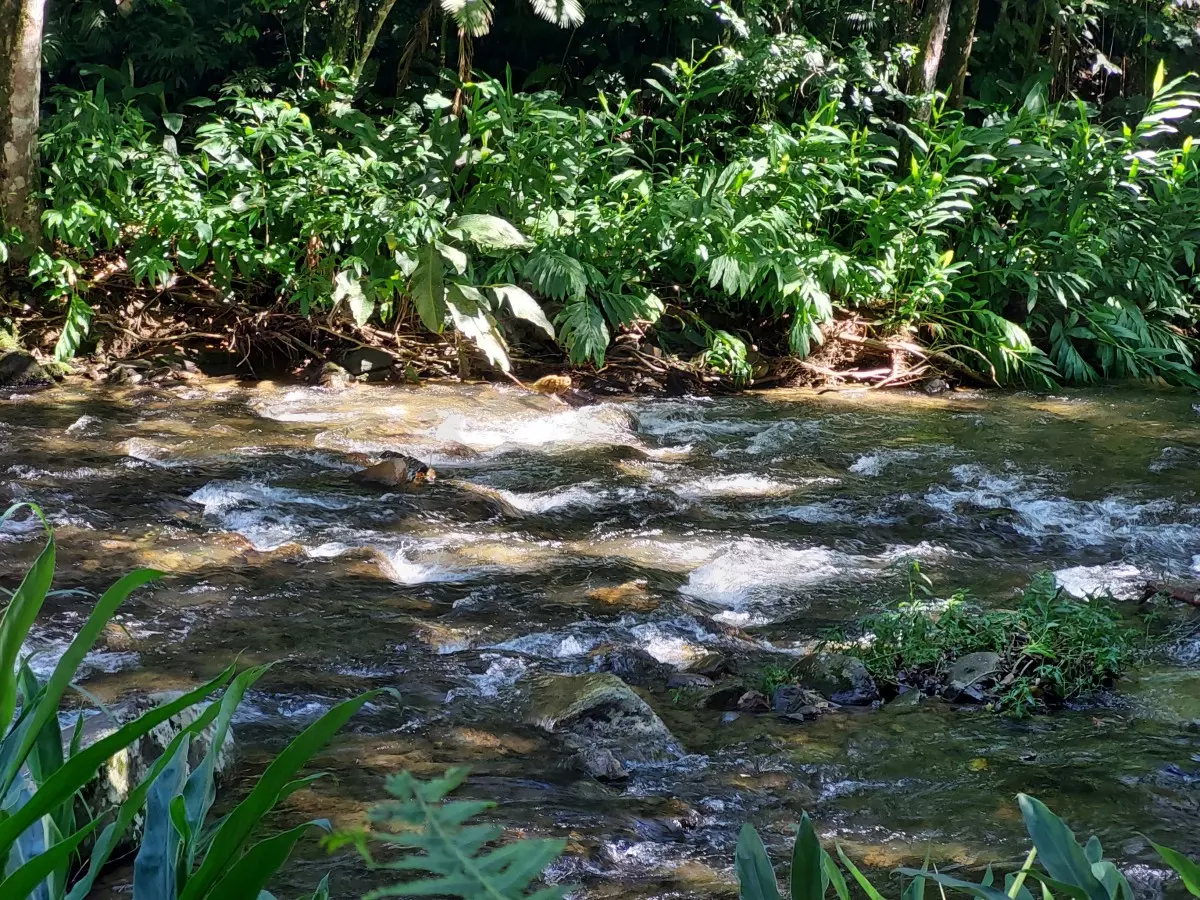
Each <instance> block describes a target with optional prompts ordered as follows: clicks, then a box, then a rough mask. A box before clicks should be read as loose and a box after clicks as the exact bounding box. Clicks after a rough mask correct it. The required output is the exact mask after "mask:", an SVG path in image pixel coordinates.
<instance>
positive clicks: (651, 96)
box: [0, 0, 1200, 386]
mask: <svg viewBox="0 0 1200 900" xmlns="http://www.w3.org/2000/svg"><path fill="white" fill-rule="evenodd" d="M598 2H599V5H598V6H596V8H595V9H594V10H589V15H588V17H587V19H586V21H584V19H583V9H582V6H581V5H580V4H579V3H577V2H574V0H569V2H563V0H531V3H529V4H523V3H522V4H517V5H516V6H515V7H514V8H512V9H511V10H509V11H506V12H505V14H504V15H501V16H499V17H496V16H495V12H496V10H495V9H494V4H493V3H491V2H484V0H442V2H441V3H439V4H433V5H427V4H415V3H413V4H410V3H397V4H396V11H395V12H393V13H392V14H391V15H392V17H391V19H390V20H389V23H390V24H389V25H388V28H386V29H384V31H383V32H382V36H381V40H380V41H379V44H378V47H377V49H376V50H375V51H374V55H373V56H372V59H373V60H374V63H378V65H379V72H380V73H382V72H385V71H397V72H404V73H410V74H411V75H412V81H411V83H410V82H409V80H408V79H409V75H408V74H405V75H402V76H399V75H398V76H397V77H398V81H399V82H400V83H399V84H398V85H397V88H398V92H397V91H392V90H391V85H390V84H387V85H380V88H381V90H380V91H379V93H378V94H373V93H371V91H370V90H369V88H370V84H369V83H365V82H363V79H361V78H360V77H358V76H360V75H362V72H361V71H360V70H359V67H356V70H355V77H354V78H353V79H351V78H350V77H349V75H348V74H347V72H346V71H345V70H344V69H343V68H341V67H340V66H339V65H337V63H336V62H335V61H334V56H336V54H334V55H332V56H325V57H320V54H321V53H322V52H323V51H324V50H325V49H329V48H330V47H331V46H332V45H334V44H336V43H337V42H338V41H339V40H340V39H341V37H344V36H345V29H344V28H342V26H341V25H339V24H338V23H337V22H335V21H334V20H335V19H337V17H338V12H337V11H338V10H342V9H351V7H349V6H346V7H343V6H340V5H337V4H333V5H330V4H327V5H325V7H322V9H321V10H320V11H315V10H310V9H309V6H310V5H309V4H298V3H292V2H284V3H281V4H276V5H268V6H269V7H270V8H269V9H268V8H267V7H264V6H262V5H261V4H254V3H250V2H248V0H242V2H235V3H232V4H229V5H227V7H226V8H224V11H219V10H217V9H215V8H213V7H212V5H211V4H201V3H199V2H198V0H182V2H180V3H178V4H150V8H149V9H147V10H142V9H139V10H138V16H137V17H130V18H131V19H132V18H137V20H138V21H137V23H133V22H125V21H124V20H123V19H122V18H121V17H120V16H115V15H114V14H112V13H111V11H108V12H105V11H102V10H99V9H98V8H97V7H96V6H95V5H94V4H93V3H91V2H88V3H84V4H82V5H81V6H80V8H78V9H76V8H70V9H64V10H62V11H59V12H57V13H56V15H57V17H58V24H57V25H56V26H55V27H54V28H52V29H51V30H52V33H53V36H52V38H51V40H50V42H49V43H50V46H49V48H48V53H47V56H48V59H49V60H50V65H51V69H52V70H53V71H58V72H62V73H64V74H63V77H62V78H60V79H59V83H58V84H57V86H56V87H54V88H53V89H52V91H51V93H50V98H49V103H50V107H51V110H50V113H49V115H47V116H46V117H45V119H44V129H43V131H44V133H43V135H42V140H41V152H42V154H43V168H44V173H43V174H44V178H43V182H44V186H45V189H44V193H45V196H44V200H45V205H46V210H45V219H44V224H45V229H46V232H47V235H48V237H50V238H51V239H52V241H54V242H57V243H56V245H55V246H56V247H57V249H58V250H61V251H63V252H62V253H61V254H60V256H59V257H53V256H47V258H46V259H43V260H39V261H38V262H37V263H36V265H35V267H34V270H33V274H34V277H35V280H36V281H37V282H38V283H39V284H40V285H42V286H43V287H44V289H45V292H46V293H47V295H48V299H49V302H50V303H51V305H52V306H53V307H54V309H55V311H56V312H57V313H59V314H63V315H64V316H65V321H66V324H65V326H64V328H63V331H62V337H61V340H60V341H59V345H58V347H57V348H56V353H57V355H58V357H59V358H60V359H65V358H68V357H69V356H70V355H72V354H73V353H75V352H78V350H79V349H80V347H81V346H82V345H83V344H84V342H85V340H86V337H87V323H88V315H89V313H88V305H87V285H86V282H80V278H79V275H80V273H79V272H78V271H75V272H68V271H67V269H68V268H69V266H70V263H68V262H67V260H74V259H77V258H78V257H83V256H93V255H95V254H96V253H98V252H100V251H101V250H109V249H118V250H120V251H121V252H123V253H124V255H125V257H126V259H127V262H128V265H129V271H130V273H132V275H133V276H134V278H135V279H136V280H138V281H139V283H142V284H145V285H148V286H153V287H155V288H156V289H158V290H162V289H165V288H167V287H168V286H169V285H171V284H173V280H174V279H175V278H177V276H178V275H179V274H180V273H191V274H195V275H198V276H200V277H203V278H205V279H206V281H208V282H211V283H214V284H217V285H219V286H220V287H222V288H225V289H229V290H233V289H234V288H235V287H238V288H243V287H245V286H246V285H252V286H254V287H255V288H258V289H259V293H260V295H261V296H264V297H265V298H269V299H271V300H276V299H278V300H283V301H287V302H290V303H293V304H295V305H296V307H297V308H298V309H299V310H300V311H301V312H302V313H304V314H308V313H310V312H314V311H318V310H327V309H329V308H331V307H335V308H338V309H340V310H342V311H344V312H346V313H348V314H349V315H350V316H351V317H352V318H353V319H354V320H355V321H356V322H358V323H359V324H364V323H366V322H367V321H369V320H375V321H379V322H385V323H389V324H391V323H394V322H397V321H398V320H399V323H400V324H406V323H407V324H412V325H416V324H417V323H418V322H419V323H420V325H421V326H423V327H424V328H425V329H426V330H428V331H431V332H434V333H442V332H443V331H444V330H445V329H446V327H447V325H448V324H450V325H451V326H453V328H455V329H456V330H458V331H459V332H461V333H463V334H464V335H466V336H467V337H469V338H470V339H472V340H473V341H474V342H475V343H476V344H477V345H478V346H479V347H480V348H481V350H482V351H483V352H484V353H485V354H486V355H487V356H488V357H489V359H490V360H491V361H492V362H493V364H494V365H495V366H497V367H498V368H500V369H505V368H507V367H508V365H509V353H508V344H509V342H510V341H511V340H513V339H526V340H528V339H530V338H532V337H533V336H535V335H537V334H538V333H539V332H540V333H544V334H546V335H547V337H548V338H553V339H556V340H558V341H559V343H560V344H561V346H562V348H563V350H564V351H565V353H566V355H567V357H568V358H569V359H570V361H571V362H573V363H576V364H585V363H591V364H593V365H596V366H601V365H603V364H604V361H605V359H606V357H607V354H608V352H609V349H610V347H611V346H612V344H613V343H614V342H615V341H633V342H635V343H636V342H638V341H642V340H651V341H656V342H657V343H658V344H660V345H661V346H662V347H663V348H664V349H666V350H669V351H673V352H680V353H686V354H687V355H689V356H694V357H696V359H697V361H698V362H699V363H700V364H702V365H704V366H707V367H708V368H710V369H711V370H713V371H715V372H717V373H720V374H722V375H725V376H727V377H728V378H729V379H730V380H731V381H732V382H734V383H735V384H739V385H745V384H749V383H750V382H752V380H753V377H754V366H753V365H752V364H751V363H750V361H749V359H748V354H749V347H750V346H754V347H755V348H756V350H760V351H761V352H762V353H764V354H767V355H770V354H780V353H791V354H796V355H799V356H804V355H807V354H809V353H811V352H813V351H814V350H815V349H816V348H817V347H818V346H819V345H820V344H821V343H822V341H823V340H824V338H825V334H826V332H827V331H828V325H829V323H830V322H831V321H832V320H833V319H835V318H838V317H848V316H855V317H860V318H863V319H866V320H868V321H870V322H872V323H874V325H875V326H877V327H878V328H879V329H880V330H881V331H882V332H885V333H887V332H896V333H901V334H904V335H906V336H909V337H913V338H915V339H917V340H918V341H920V342H922V343H925V344H927V345H930V346H932V347H933V348H934V349H937V350H940V351H942V352H943V353H946V354H949V355H950V356H952V357H954V358H955V359H957V360H958V361H959V362H960V363H961V364H962V365H964V366H966V367H968V368H969V369H971V370H973V371H975V372H976V373H978V375H979V376H980V377H981V378H982V379H984V380H993V381H995V382H997V383H1000V384H1022V383H1026V384H1034V385H1040V386H1045V385H1049V384H1053V383H1056V382H1067V383H1073V384H1086V383H1090V382H1094V381H1097V380H1100V379H1129V378H1132V379H1156V380H1165V381H1168V382H1172V383H1177V384H1187V385H1196V384H1200V381H1198V380H1197V376H1196V374H1195V363H1196V357H1195V328H1196V323H1197V320H1198V319H1200V304H1198V303H1197V289H1198V287H1200V272H1198V271H1197V269H1196V247H1197V245H1198V244H1200V232H1198V231H1197V226H1196V224H1195V223H1196V222H1197V221H1200V160H1198V158H1197V154H1196V153H1195V152H1194V149H1193V142H1192V139H1191V137H1188V136H1184V134H1182V133H1181V132H1186V131H1187V129H1189V128H1190V127H1191V126H1190V124H1189V123H1190V120H1191V119H1192V117H1193V115H1194V113H1195V111H1196V110H1197V109H1198V108H1200V94H1197V92H1196V91H1194V90H1193V88H1192V83H1191V81H1189V80H1187V79H1175V80H1168V78H1167V75H1166V72H1167V71H1168V70H1171V71H1186V66H1182V65H1179V64H1177V62H1176V61H1175V59H1174V55H1176V54H1179V53H1192V54H1194V53H1195V51H1196V49H1197V47H1196V45H1197V39H1196V36H1195V35H1196V33H1197V32H1196V30H1195V27H1194V26H1195V25H1196V14H1195V12H1194V11H1192V10H1191V9H1190V7H1189V8H1186V9H1185V8H1184V7H1183V6H1180V5H1179V4H1167V5H1166V6H1165V7H1163V8H1162V9H1157V10H1155V11H1151V10H1149V8H1147V9H1144V10H1142V11H1141V14H1140V15H1133V14H1131V13H1130V4H1127V3H1125V2H1119V3H1107V4H1085V5H1084V6H1081V7H1080V6H1062V8H1061V9H1058V11H1057V12H1055V13H1054V14H1053V15H1043V16H1042V17H1041V19H1037V18H1036V17H1032V18H1031V17H1030V16H1029V15H1027V10H1026V7H1028V4H1005V5H1003V7H1004V10H1006V11H1003V12H1001V13H998V14H997V15H996V17H995V18H996V21H994V22H991V21H989V22H988V23H987V28H986V29H982V33H981V34H980V38H979V46H978V48H977V50H976V55H975V56H973V57H972V60H971V62H972V64H971V67H970V68H971V72H972V76H971V81H970V83H969V88H970V89H971V90H972V91H973V93H972V94H971V97H972V99H971V100H970V101H969V102H968V103H966V104H965V108H962V109H954V108H951V105H950V104H947V103H944V102H942V101H941V100H939V101H938V102H935V103H933V104H932V107H931V115H930V117H929V119H928V121H924V120H922V119H921V117H920V116H913V115H910V114H909V110H910V108H923V107H925V106H928V105H929V100H930V98H927V97H922V98H915V97H909V96H907V95H905V93H904V91H903V90H902V89H901V87H900V85H901V84H902V82H904V81H905V76H906V75H907V69H908V66H909V63H910V61H911V58H910V55H909V49H906V48H907V47H908V45H907V44H906V41H908V40H909V39H911V38H912V37H913V35H914V34H915V33H916V32H917V31H919V26H920V22H918V21H915V20H914V19H913V6H914V5H913V4H882V5H881V4H878V3H867V2H862V0H849V3H848V4H847V3H837V4H835V3H825V2H817V3H813V4H806V5H805V11H804V14H803V15H796V14H795V13H794V11H792V10H790V8H788V7H786V5H781V4H777V3H773V2H769V3H753V4H736V5H731V4H726V3H718V4H706V3H700V2H698V0H671V2H668V3H649V2H646V0H633V2H630V3H622V4H616V3H611V2H607V0H603V2H601V0H598ZM68 6H73V5H68ZM368 6H373V5H371V4H367V5H365V6H364V9H363V10H361V11H359V10H358V7H357V5H355V6H354V7H353V9H352V12H353V15H352V18H355V17H356V19H355V22H352V23H351V25H354V26H358V27H362V26H365V25H366V22H365V21H363V19H364V17H365V16H366V15H367V7H368ZM382 8H386V9H389V10H390V9H391V5H390V4H385V5H384V7H381V8H379V9H372V13H373V12H378V11H380V9H382ZM360 12H361V13H362V15H359V13H360ZM439 18H441V24H443V25H446V26H454V27H453V28H451V27H446V28H442V29H440V36H439V28H438V24H439V21H438V20H439ZM381 24H382V23H381ZM189 28H191V29H193V30H194V31H195V32H197V34H196V35H194V40H193V41H192V42H190V43H189V41H188V40H187V39H186V35H187V33H188V29H189ZM560 28H571V29H574V30H573V31H572V32H570V33H569V34H563V33H561V32H560V31H559V29H560ZM981 28H982V22H981ZM201 30H203V31H204V34H203V36H200V35H199V32H200V31H201ZM350 30H351V31H353V30H354V28H351V29H350ZM451 31H454V32H457V33H458V34H457V35H456V36H453V35H451V34H450V32H451ZM527 31H529V32H530V33H531V34H533V35H534V37H530V36H529V35H527V34H526V32H527ZM389 34H390V36H391V38H392V40H391V41H388V40H387V39H386V38H387V37H388V36H389ZM485 34H490V36H489V37H487V38H484V37H483V36H484V35H485ZM1097 34H1105V35H1108V39H1107V40H1108V43H1107V44H1105V45H1104V46H1100V45H1099V43H1098V42H1097V39H1096V35H1097ZM148 35H149V36H153V37H152V39H147V36H148ZM268 35H269V36H270V38H269V39H268V37H267V36H268ZM339 35H340V36H341V37H339ZM214 36H219V39H218V38H215V37H214ZM280 36H282V38H283V40H282V44H281V43H280V41H279V37H280ZM85 38H86V39H85ZM472 38H475V39H477V40H475V41H474V42H473V40H472ZM543 39H544V40H543ZM281 46H282V47H284V48H286V50H281V49H280V47H281ZM617 46H621V47H630V48H637V49H636V50H634V49H631V50H628V51H625V50H622V52H621V53H619V54H616V55H614V53H613V50H612V48H613V47H617ZM295 48H299V54H298V55H297V56H294V55H293V54H294V53H296V50H295ZM1118 51H1119V52H1120V53H1121V54H1122V55H1123V59H1126V60H1128V59H1134V58H1136V59H1138V60H1139V63H1138V64H1137V65H1134V64H1132V63H1130V64H1123V65H1122V66H1118V67H1115V68H1114V66H1113V64H1112V62H1111V60H1110V57H1111V56H1112V55H1113V54H1115V53H1118ZM1106 54H1107V55H1106ZM1151 54H1157V55H1153V56H1152V55H1151ZM1164 54H1170V55H1172V59H1171V61H1170V62H1169V63H1168V64H1163V63H1162V62H1161V59H1162V56H1163V55H1164ZM306 55H307V57H308V58H306ZM240 57H245V59H244V60H241V61H239V59H240ZM1112 58H1115V57H1112ZM435 59H436V63H435ZM480 60H483V64H482V66H481V64H480ZM374 63H373V65H374ZM71 66H74V67H75V68H73V69H70V67H71ZM455 66H456V67H457V72H458V73H459V78H457V79H456V78H454V77H452V76H450V75H449V70H450V69H452V68H455ZM473 66H474V67H482V68H483V69H484V71H488V70H490V71H492V72H493V73H496V74H501V73H503V75H504V78H503V80H498V79H494V78H490V77H488V76H486V75H484V74H479V75H475V74H473V73H472V67H473ZM1156 66H1157V67H1156ZM68 69H70V73H71V74H70V75H69V76H68V75H67V74H65V73H66V71H67V70H68ZM1089 69H1090V71H1091V72H1092V73H1093V76H1095V77H1093V78H1092V79H1090V80H1089V79H1087V78H1081V77H1080V75H1079V73H1081V72H1084V71H1089ZM1135 71H1144V72H1145V76H1144V77H1143V76H1138V75H1134V74H1127V73H1133V72H1135ZM1151 72H1153V73H1154V74H1153V76H1151V75H1150V73H1151ZM217 73H219V75H220V77H219V78H217V77H216V76H217ZM369 75H370V73H369ZM135 76H136V77H135ZM468 76H470V77H468ZM155 79H159V80H157V81H156V80H155ZM205 79H207V80H205ZM1105 79H1119V81H1120V90H1119V97H1118V96H1113V89H1112V85H1111V84H1110V83H1109V82H1108V81H1106V80H1105ZM942 80H943V81H944V80H945V79H944V78H943V79H942ZM214 81H216V82H217V84H216V85H215V86H214ZM367 82H370V77H368V78H367ZM1127 82H1128V83H1127ZM1143 82H1144V83H1143ZM522 84H523V85H524V87H523V88H522V87H519V85H522ZM544 85H553V86H554V88H555V89H553V90H550V89H540V88H541V87H542V86H544ZM397 93H398V94H399V96H400V99H398V100H397V99H395V98H396V97H397ZM0 252H2V250H0ZM518 292H519V293H518ZM251 293H253V292H251ZM414 313H415V315H414ZM514 319H523V320H525V321H526V322H528V323H532V324H533V325H534V326H535V329H536V330H535V331H533V332H530V331H529V330H528V329H526V328H525V327H524V325H518V324H517V323H516V322H514ZM551 323H553V324H551ZM697 351H699V355H698V356H696V354H697Z"/></svg>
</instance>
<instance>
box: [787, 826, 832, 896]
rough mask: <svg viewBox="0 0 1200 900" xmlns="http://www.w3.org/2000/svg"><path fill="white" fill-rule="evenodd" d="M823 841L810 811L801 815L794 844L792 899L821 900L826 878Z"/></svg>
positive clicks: (791, 878) (791, 880)
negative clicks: (822, 858) (823, 865)
mask: <svg viewBox="0 0 1200 900" xmlns="http://www.w3.org/2000/svg"><path fill="white" fill-rule="evenodd" d="M821 853H822V850H821V842H820V841H819V840H818V839H817V832H816V831H815V830H814V829H813V824H812V820H811V819H809V817H808V813H804V814H803V815H801V816H800V827H799V828H798V829H797V830H796V842H795V843H794V844H793V845H792V871H791V875H790V878H789V881H790V883H791V888H792V900H821V898H822V897H824V896H825V885H826V878H825V875H824V871H823V868H822V865H821Z"/></svg>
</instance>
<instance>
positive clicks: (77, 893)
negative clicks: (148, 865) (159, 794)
mask: <svg viewBox="0 0 1200 900" xmlns="http://www.w3.org/2000/svg"><path fill="white" fill-rule="evenodd" d="M219 709H220V705H219V704H216V703H210V704H209V705H208V706H207V707H206V708H205V709H204V711H203V712H202V713H201V714H200V715H199V716H197V717H196V719H194V720H193V721H192V722H191V724H189V725H187V726H186V727H185V728H183V729H182V730H181V731H180V732H179V733H178V734H177V735H175V737H174V738H172V739H171V742H170V743H169V744H168V745H167V746H166V747H165V748H164V749H163V752H162V754H161V755H160V756H159V758H158V759H157V760H155V762H154V765H153V766H151V767H150V771H148V772H147V773H146V776H145V778H143V779H142V782H141V784H139V785H138V786H137V787H135V788H134V789H133V790H131V791H130V792H129V797H128V798H126V800H125V802H124V803H122V804H121V806H120V809H118V810H117V817H116V819H115V820H114V821H113V822H112V823H111V824H109V825H107V826H106V827H105V829H104V830H103V831H102V832H101V833H100V837H99V838H98V839H97V840H96V845H95V846H94V847H93V848H92V852H91V854H90V859H89V860H88V870H87V873H86V874H85V875H84V877H83V878H81V879H80V880H79V881H78V882H76V883H75V885H74V886H73V887H72V888H71V892H70V893H69V894H68V895H67V900H84V898H86V897H87V895H88V894H89V893H90V892H91V889H92V885H93V884H94V883H95V881H96V878H97V876H99V874H100V870H101V869H102V868H103V867H104V865H105V864H106V863H107V862H108V858H109V856H110V855H111V854H112V852H113V850H115V849H116V847H117V845H118V844H119V843H120V841H121V838H122V837H123V836H124V834H125V832H126V830H127V829H128V828H129V826H130V825H131V824H133V820H134V818H135V817H136V816H138V815H140V814H141V812H142V806H143V804H144V803H145V801H146V795H147V794H149V792H150V788H151V787H153V785H154V783H155V781H156V780H157V779H158V777H159V775H161V774H162V771H163V769H165V768H166V767H167V766H168V765H169V764H170V763H171V762H172V761H173V760H174V759H175V755H176V751H177V750H178V749H179V746H180V745H181V744H182V743H183V742H184V741H190V740H191V739H192V737H194V736H195V735H197V734H199V733H200V732H201V731H203V730H204V729H205V728H207V727H208V725H209V723H210V722H212V720H213V719H215V718H216V717H217V713H218V711H219Z"/></svg>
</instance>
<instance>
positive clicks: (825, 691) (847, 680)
mask: <svg viewBox="0 0 1200 900" xmlns="http://www.w3.org/2000/svg"><path fill="white" fill-rule="evenodd" d="M792 672H793V674H794V675H795V677H796V682H797V683H798V684H799V685H800V686H802V687H804V688H807V689H808V690H810V691H815V692H817V693H818V694H820V695H821V696H822V697H824V698H826V699H827V700H831V701H832V702H834V703H838V704H841V705H843V706H868V705H870V704H871V703H874V702H875V701H876V700H878V699H879V689H878V688H877V687H876V686H875V679H873V678H872V677H871V673H870V672H868V671H867V667H866V665H865V664H864V663H863V661H862V660H861V659H856V658H855V657H853V656H847V655H845V654H843V653H813V654H810V655H809V656H806V657H804V659H802V660H800V662H798V663H796V666H795V668H794V669H793V670H792Z"/></svg>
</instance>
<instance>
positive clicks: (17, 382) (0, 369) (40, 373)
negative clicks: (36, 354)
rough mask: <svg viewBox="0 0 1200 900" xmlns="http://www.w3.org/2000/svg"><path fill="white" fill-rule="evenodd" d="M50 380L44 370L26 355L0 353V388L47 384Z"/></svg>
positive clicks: (9, 352)
mask: <svg viewBox="0 0 1200 900" xmlns="http://www.w3.org/2000/svg"><path fill="white" fill-rule="evenodd" d="M51 380H52V379H51V378H50V376H49V375H48V374H47V373H46V370H45V369H43V368H42V367H41V365H40V364H39V363H38V361H37V360H36V359H34V358H33V357H32V356H30V355H29V354H28V353H24V352H22V351H20V350H9V351H7V352H4V351H0V387H22V386H24V385H30V384H49V383H50V382H51Z"/></svg>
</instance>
